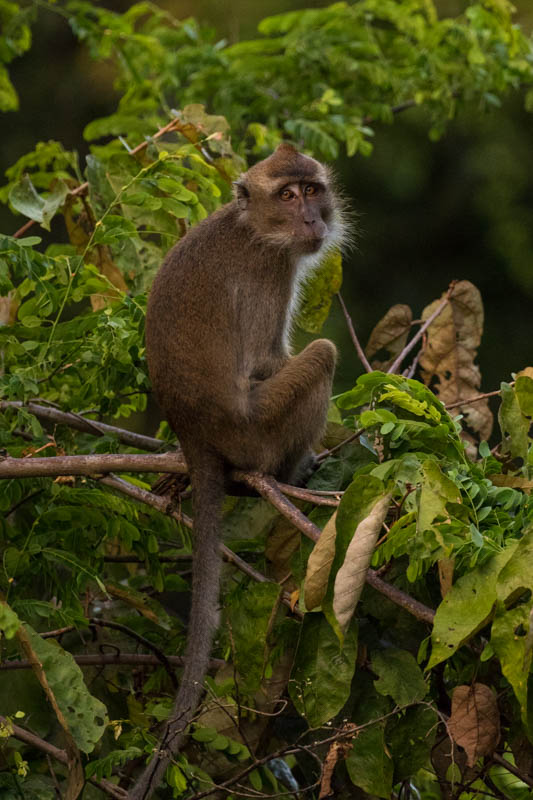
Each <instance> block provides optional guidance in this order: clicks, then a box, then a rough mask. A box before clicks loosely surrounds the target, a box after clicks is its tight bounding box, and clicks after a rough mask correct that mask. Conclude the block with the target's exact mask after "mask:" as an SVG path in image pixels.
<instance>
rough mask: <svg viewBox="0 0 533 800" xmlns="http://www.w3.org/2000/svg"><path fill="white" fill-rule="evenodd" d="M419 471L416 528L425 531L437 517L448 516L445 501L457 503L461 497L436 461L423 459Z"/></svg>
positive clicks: (444, 517)
mask: <svg viewBox="0 0 533 800" xmlns="http://www.w3.org/2000/svg"><path fill="white" fill-rule="evenodd" d="M421 473H422V482H421V489H420V495H419V500H418V520H417V528H418V530H419V531H425V530H427V529H428V528H430V527H431V525H432V523H433V522H434V521H435V520H436V519H437V518H438V517H442V518H443V519H446V518H447V517H448V516H449V514H448V512H447V510H446V503H449V502H454V503H458V502H460V499H461V498H460V493H459V488H458V486H456V484H455V483H454V482H453V481H452V480H450V478H448V477H446V475H444V473H443V472H442V470H441V469H440V468H439V465H438V464H437V462H436V461H433V460H432V459H427V460H426V461H424V462H423V464H422V468H421Z"/></svg>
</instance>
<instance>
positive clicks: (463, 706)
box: [448, 683, 500, 767]
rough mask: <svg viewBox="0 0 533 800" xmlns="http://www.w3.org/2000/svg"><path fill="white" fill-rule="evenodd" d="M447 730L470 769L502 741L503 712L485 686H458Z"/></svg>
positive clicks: (490, 690) (478, 684)
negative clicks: (464, 755)
mask: <svg viewBox="0 0 533 800" xmlns="http://www.w3.org/2000/svg"><path fill="white" fill-rule="evenodd" d="M448 730H449V732H450V735H451V736H452V738H453V740H454V742H456V744H458V745H459V746H460V747H462V748H463V749H464V751H465V753H466V757H467V763H468V766H469V767H473V766H474V764H475V763H476V761H477V760H478V758H480V757H481V756H489V755H492V753H493V752H494V750H495V748H496V745H497V744H498V742H499V740H500V713H499V710H498V703H497V702H496V695H495V694H494V692H493V691H492V689H491V688H490V687H489V686H485V684H483V683H474V684H472V686H466V685H464V686H457V687H456V689H455V690H454V693H453V697H452V713H451V716H450V719H449V720H448Z"/></svg>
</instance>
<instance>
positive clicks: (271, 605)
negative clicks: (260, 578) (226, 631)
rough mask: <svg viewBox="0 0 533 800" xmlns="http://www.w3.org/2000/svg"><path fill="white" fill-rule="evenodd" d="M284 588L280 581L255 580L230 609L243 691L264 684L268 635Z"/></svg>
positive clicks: (236, 659) (249, 690)
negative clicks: (262, 682) (263, 581)
mask: <svg viewBox="0 0 533 800" xmlns="http://www.w3.org/2000/svg"><path fill="white" fill-rule="evenodd" d="M280 592H281V587H280V586H279V585H278V584H277V583H270V582H265V583H255V584H252V585H251V586H249V587H248V588H247V590H246V592H243V593H241V594H239V595H238V596H237V597H236V598H235V601H234V602H233V603H232V604H231V606H230V608H229V609H228V616H229V619H230V625H231V632H232V638H233V643H234V646H235V652H234V662H235V666H236V668H237V672H238V673H239V676H240V678H239V685H240V687H241V691H244V692H247V693H252V692H254V691H256V690H257V689H258V688H259V687H260V685H261V681H262V679H263V675H264V670H265V666H266V661H265V658H266V656H267V655H268V650H267V647H266V644H267V635H268V632H269V630H270V627H271V624H272V614H273V613H274V612H275V610H276V608H277V604H278V601H279V596H280Z"/></svg>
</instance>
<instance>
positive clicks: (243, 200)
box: [233, 181, 250, 211]
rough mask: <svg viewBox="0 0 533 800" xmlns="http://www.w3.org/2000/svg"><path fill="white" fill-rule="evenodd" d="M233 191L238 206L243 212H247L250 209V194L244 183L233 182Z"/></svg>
mask: <svg viewBox="0 0 533 800" xmlns="http://www.w3.org/2000/svg"><path fill="white" fill-rule="evenodd" d="M233 190H234V192H235V199H236V201H237V205H238V206H239V208H240V209H241V211H245V210H246V209H247V208H248V202H249V200H250V192H249V191H248V189H247V188H246V186H245V185H244V183H243V182H242V181H233Z"/></svg>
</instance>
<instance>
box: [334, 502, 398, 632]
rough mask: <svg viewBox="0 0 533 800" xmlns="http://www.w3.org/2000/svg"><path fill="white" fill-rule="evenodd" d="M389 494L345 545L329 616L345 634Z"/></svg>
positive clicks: (357, 599) (368, 563)
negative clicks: (333, 616)
mask: <svg viewBox="0 0 533 800" xmlns="http://www.w3.org/2000/svg"><path fill="white" fill-rule="evenodd" d="M390 500H391V495H390V493H387V494H386V495H384V496H383V497H381V498H379V499H378V501H377V502H376V503H375V505H374V507H373V508H372V510H371V512H370V514H369V515H368V516H367V517H366V518H365V519H363V520H362V522H360V523H359V525H358V526H357V528H356V530H355V533H354V535H353V538H352V541H351V542H350V544H349V545H348V550H347V551H346V557H345V559H344V563H343V565H342V566H341V568H340V569H339V571H338V572H337V575H336V577H335V586H334V591H333V613H334V614H335V617H336V618H337V622H338V623H339V626H340V628H341V630H342V631H345V630H346V629H347V627H348V625H349V624H350V620H351V618H352V616H353V613H354V611H355V607H356V605H357V603H358V602H359V598H360V596H361V592H362V591H363V586H364V584H365V578H366V573H367V570H368V567H369V565H370V559H371V558H372V553H373V552H374V547H375V544H376V541H377V539H378V536H379V533H380V531H381V528H382V525H383V522H384V521H385V517H386V516H387V511H388V509H389V504H390Z"/></svg>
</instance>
